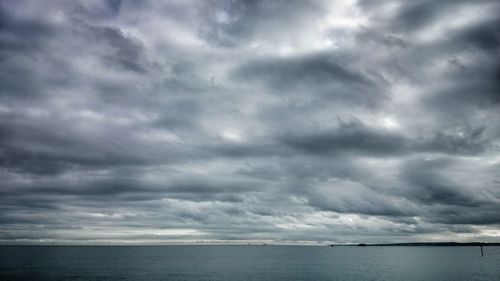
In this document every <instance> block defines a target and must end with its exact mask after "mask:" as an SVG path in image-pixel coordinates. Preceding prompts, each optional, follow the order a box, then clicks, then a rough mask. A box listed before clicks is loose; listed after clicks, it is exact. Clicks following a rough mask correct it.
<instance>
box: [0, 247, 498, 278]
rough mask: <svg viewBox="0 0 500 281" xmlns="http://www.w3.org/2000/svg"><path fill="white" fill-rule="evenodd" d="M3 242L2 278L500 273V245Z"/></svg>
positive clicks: (0, 256)
mask: <svg viewBox="0 0 500 281" xmlns="http://www.w3.org/2000/svg"><path fill="white" fill-rule="evenodd" d="M484 252H485V256H484V257H481V253H480V250H479V247H380V246H373V247H355V246H352V247H351V246H344V247H339V246H337V247H312V246H0V280H241V281H244V280H500V247H485V249H484Z"/></svg>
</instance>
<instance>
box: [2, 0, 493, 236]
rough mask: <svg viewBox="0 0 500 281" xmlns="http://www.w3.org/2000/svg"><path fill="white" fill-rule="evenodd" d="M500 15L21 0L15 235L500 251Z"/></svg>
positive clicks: (5, 189) (485, 8) (214, 2)
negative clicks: (428, 245) (479, 244)
mask: <svg viewBox="0 0 500 281" xmlns="http://www.w3.org/2000/svg"><path fill="white" fill-rule="evenodd" d="M499 26H500V3H499V2H498V1H488V0H484V1H483V0H475V1H466V0H442V1H433V0H416V1H403V0H386V1H383V0H382V1H369V0H358V1H355V0H344V1H341V0H332V1H293V0H292V1H284V0H273V1H241V0H208V1H192V0H171V1H154V0H147V1H126V0H124V1H120V0H109V1H94V0H91V1H63V0H60V1H58V0H49V1H25V0H19V1H1V2H0V85H1V86H0V243H2V244H6V243H7V244H8V243H48V244H50V243H56V244H57V243H60V244H163V243H247V242H250V243H261V242H263V241H265V242H270V243H292V244H294V243H297V244H308V243H309V244H311V243H312V244H315V243H316V244H324V243H359V242H366V243H381V242H413V241H491V242H494V241H496V242H498V241H500V122H499V120H500V29H499V28H498V27H499Z"/></svg>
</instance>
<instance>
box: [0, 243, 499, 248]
mask: <svg viewBox="0 0 500 281" xmlns="http://www.w3.org/2000/svg"><path fill="white" fill-rule="evenodd" d="M361 244H362V247H386V246H387V247H394V246H400V247H401V246H404V247H429V246H433V247H464V246H474V247H479V246H481V245H482V246H484V247H487V246H500V242H407V243H373V244H371V243H361ZM361 244H316V245H313V244H279V243H277V244H273V243H266V244H259V243H251V244H244V243H241V244H240V243H235V244H230V243H227V244H225V243H221V244H216V243H214V244H210V243H206V244H205V243H200V244H196V243H193V244H191V243H189V244H188V243H186V244H50V243H47V244H43V243H40V244H37V243H33V244H28V243H26V244H21V243H18V244H14V243H13V244H8V243H5V244H0V247H4V246H28V247H29V246H42V247H45V246H46V247H51V246H54V247H66V246H67V247H157V246H299V247H305V246H311V247H323V246H329V247H332V246H334V247H359V246H361Z"/></svg>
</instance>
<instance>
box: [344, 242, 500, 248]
mask: <svg viewBox="0 0 500 281" xmlns="http://www.w3.org/2000/svg"><path fill="white" fill-rule="evenodd" d="M481 245H482V246H500V243H498V242H409V243H383V244H380V243H379V244H364V245H363V246H367V247H370V246H412V247H418V246H439V247H463V246H476V247H478V246H481ZM335 246H359V244H339V245H335Z"/></svg>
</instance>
